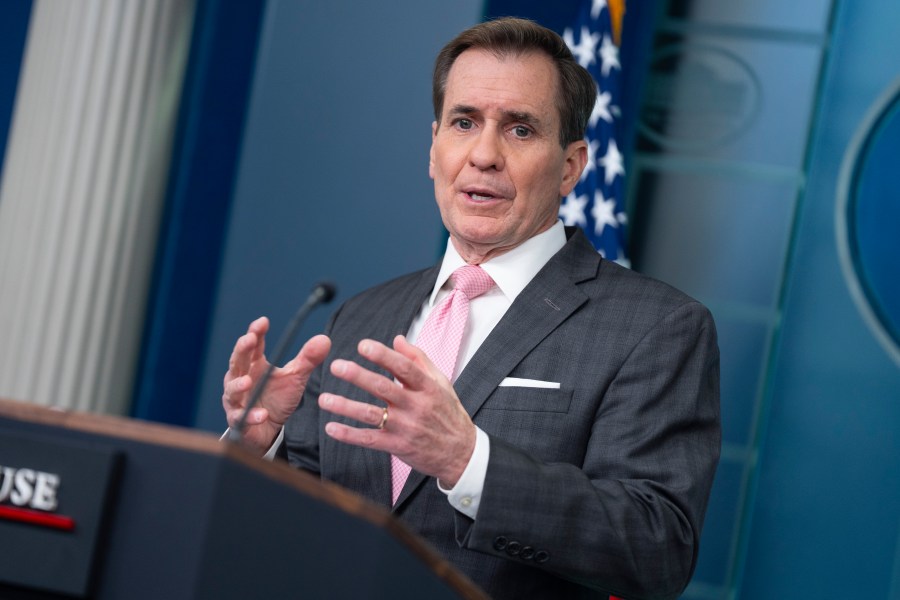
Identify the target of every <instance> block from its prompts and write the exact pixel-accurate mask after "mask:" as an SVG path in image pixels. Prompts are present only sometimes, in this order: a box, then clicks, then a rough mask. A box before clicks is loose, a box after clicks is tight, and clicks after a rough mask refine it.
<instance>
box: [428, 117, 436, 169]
mask: <svg viewBox="0 0 900 600" xmlns="http://www.w3.org/2000/svg"><path fill="white" fill-rule="evenodd" d="M437 128H438V124H437V121H432V122H431V150H429V151H428V176H429V177H431V178H432V179H434V138H435V137H436V136H437Z"/></svg>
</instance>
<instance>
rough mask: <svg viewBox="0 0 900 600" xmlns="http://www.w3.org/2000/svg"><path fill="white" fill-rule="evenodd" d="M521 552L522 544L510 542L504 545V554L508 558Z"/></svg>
mask: <svg viewBox="0 0 900 600" xmlns="http://www.w3.org/2000/svg"><path fill="white" fill-rule="evenodd" d="M521 551H522V544H520V543H519V542H517V541H515V540H513V541H512V542H510V543H508V544H507V545H506V553H507V554H509V555H510V556H518V555H519V552H521Z"/></svg>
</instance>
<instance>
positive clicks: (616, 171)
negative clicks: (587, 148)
mask: <svg viewBox="0 0 900 600" xmlns="http://www.w3.org/2000/svg"><path fill="white" fill-rule="evenodd" d="M597 162H598V163H600V166H601V167H603V180H604V181H605V182H606V185H609V184H610V183H612V182H613V179H615V178H616V176H617V175H624V174H625V163H624V162H623V160H622V153H621V152H619V148H618V147H617V146H616V140H614V139H612V138H610V140H609V145H608V146H606V154H604V155H603V158H601V159H600V160H599V161H597Z"/></svg>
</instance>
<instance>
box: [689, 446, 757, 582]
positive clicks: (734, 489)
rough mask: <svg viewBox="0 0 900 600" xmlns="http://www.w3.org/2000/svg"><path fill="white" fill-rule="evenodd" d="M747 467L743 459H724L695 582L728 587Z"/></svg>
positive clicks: (707, 517) (717, 480) (708, 511)
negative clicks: (742, 485)
mask: <svg viewBox="0 0 900 600" xmlns="http://www.w3.org/2000/svg"><path fill="white" fill-rule="evenodd" d="M744 468H745V466H744V464H743V462H736V461H727V460H723V461H722V462H721V463H719V469H718V471H716V479H715V482H714V483H713V491H712V495H711V496H710V499H709V507H708V508H707V510H706V520H705V521H704V524H703V536H702V537H701V540H700V556H699V559H698V562H697V570H696V571H695V573H694V579H693V581H694V583H702V584H706V585H710V586H724V585H725V584H727V583H728V582H727V577H728V568H729V562H730V559H731V551H732V543H733V538H734V530H735V523H736V522H737V520H738V519H737V517H738V508H739V506H738V505H739V503H740V499H741V481H742V478H743V473H744ZM690 596H691V595H690V594H688V595H687V597H690Z"/></svg>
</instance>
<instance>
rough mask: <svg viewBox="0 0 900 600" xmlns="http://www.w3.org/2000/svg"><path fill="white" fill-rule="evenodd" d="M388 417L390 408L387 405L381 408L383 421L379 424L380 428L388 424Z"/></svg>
mask: <svg viewBox="0 0 900 600" xmlns="http://www.w3.org/2000/svg"><path fill="white" fill-rule="evenodd" d="M387 419H388V410H387V406H385V407H384V408H382V409H381V423H379V424H378V429H384V426H385V425H387Z"/></svg>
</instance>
